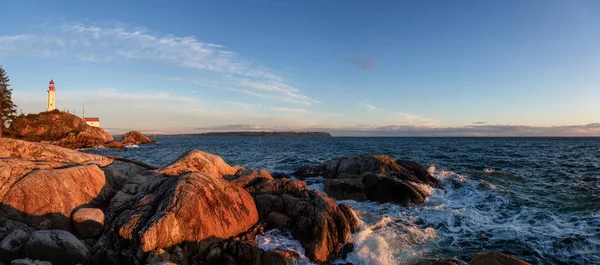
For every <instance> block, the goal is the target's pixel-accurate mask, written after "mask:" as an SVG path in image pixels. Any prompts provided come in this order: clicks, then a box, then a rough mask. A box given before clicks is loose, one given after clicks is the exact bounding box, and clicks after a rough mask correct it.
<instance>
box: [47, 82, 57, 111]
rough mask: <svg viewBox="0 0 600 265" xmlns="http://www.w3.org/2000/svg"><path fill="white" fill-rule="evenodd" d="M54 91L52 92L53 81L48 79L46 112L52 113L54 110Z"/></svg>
mask: <svg viewBox="0 0 600 265" xmlns="http://www.w3.org/2000/svg"><path fill="white" fill-rule="evenodd" d="M55 100H56V90H54V80H52V79H50V85H49V86H48V107H47V108H46V111H52V110H55V109H56V102H55Z"/></svg>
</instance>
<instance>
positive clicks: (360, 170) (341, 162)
mask: <svg viewBox="0 0 600 265" xmlns="http://www.w3.org/2000/svg"><path fill="white" fill-rule="evenodd" d="M320 167H321V168H322V172H323V177H324V178H331V179H336V178H347V177H348V176H357V175H361V174H365V173H373V174H375V175H379V176H386V177H393V178H396V179H400V180H404V181H412V182H416V183H425V184H428V185H431V186H432V187H435V188H441V187H442V184H441V183H440V182H439V181H438V180H437V179H435V178H434V177H433V176H431V174H429V172H427V169H426V168H424V167H423V166H422V165H420V164H419V163H416V162H412V161H408V160H395V159H393V158H391V157H389V156H385V155H373V154H367V155H360V156H351V157H339V158H334V159H332V160H329V161H327V162H325V163H323V164H322V165H321V166H320Z"/></svg>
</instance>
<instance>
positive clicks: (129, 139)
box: [119, 131, 156, 144]
mask: <svg viewBox="0 0 600 265" xmlns="http://www.w3.org/2000/svg"><path fill="white" fill-rule="evenodd" d="M119 142H121V143H122V144H154V143H156V141H154V140H150V138H148V137H147V136H145V135H144V134H142V133H141V132H138V131H131V132H128V133H126V134H124V135H123V136H122V137H121V140H119Z"/></svg>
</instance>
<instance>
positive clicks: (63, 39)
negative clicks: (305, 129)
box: [0, 24, 318, 106]
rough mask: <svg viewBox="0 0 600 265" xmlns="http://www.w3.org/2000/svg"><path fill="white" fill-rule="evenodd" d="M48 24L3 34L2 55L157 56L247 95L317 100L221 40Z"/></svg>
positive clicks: (302, 101)
mask: <svg viewBox="0 0 600 265" xmlns="http://www.w3.org/2000/svg"><path fill="white" fill-rule="evenodd" d="M46 29H47V30H44V31H43V32H44V33H40V34H20V35H12V36H0V55H5V54H14V53H24V54H27V55H28V56H34V57H44V58H58V57H69V58H74V59H77V60H80V61H85V62H94V63H101V62H113V61H158V62H163V63H170V64H174V65H177V66H179V67H184V68H190V69H195V70H197V71H202V72H210V73H213V74H217V75H218V76H219V79H220V80H221V81H223V83H226V84H229V85H230V86H231V87H232V88H234V89H238V90H240V92H244V93H246V94H248V95H252V96H256V97H260V98H264V99H269V100H278V101H279V100H281V101H285V102H288V103H294V104H302V105H307V106H310V105H313V104H316V103H318V101H317V100H314V99H312V98H310V97H309V96H306V95H304V94H302V93H301V92H300V90H299V89H297V88H295V87H294V86H292V85H291V84H289V82H286V81H285V80H284V78H283V77H281V76H278V75H276V74H274V73H273V72H272V71H271V70H270V69H269V68H267V67H265V66H263V65H261V64H257V63H253V62H251V61H249V60H246V59H244V58H243V57H242V56H240V55H238V54H236V53H235V52H233V51H230V50H228V49H226V48H225V47H224V46H222V45H219V44H214V43H209V42H203V41H200V40H198V39H196V38H195V37H193V36H187V37H178V36H173V35H162V36H161V35H158V34H152V33H149V32H147V31H144V30H139V29H129V28H125V27H99V26H95V25H83V24H62V25H60V26H58V27H53V28H52V29H51V28H50V27H47V28H46Z"/></svg>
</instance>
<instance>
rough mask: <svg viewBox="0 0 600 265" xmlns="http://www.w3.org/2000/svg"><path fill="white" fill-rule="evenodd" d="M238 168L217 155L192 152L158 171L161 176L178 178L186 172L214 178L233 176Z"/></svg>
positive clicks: (198, 151) (197, 151)
mask: <svg viewBox="0 0 600 265" xmlns="http://www.w3.org/2000/svg"><path fill="white" fill-rule="evenodd" d="M238 170H239V168H235V167H232V166H230V165H228V164H227V163H225V161H223V158H221V157H220V156H217V155H213V154H209V153H206V152H202V151H200V150H192V151H189V152H187V153H186V154H184V155H183V156H181V157H180V158H178V159H177V160H176V161H175V162H173V163H172V164H170V165H167V166H165V167H164V168H162V169H160V170H159V172H160V173H161V174H165V175H169V176H178V175H180V174H182V173H186V172H203V173H206V174H207V175H209V176H211V177H215V178H222V177H223V176H224V175H234V174H235V173H236V172H237V171H238Z"/></svg>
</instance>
